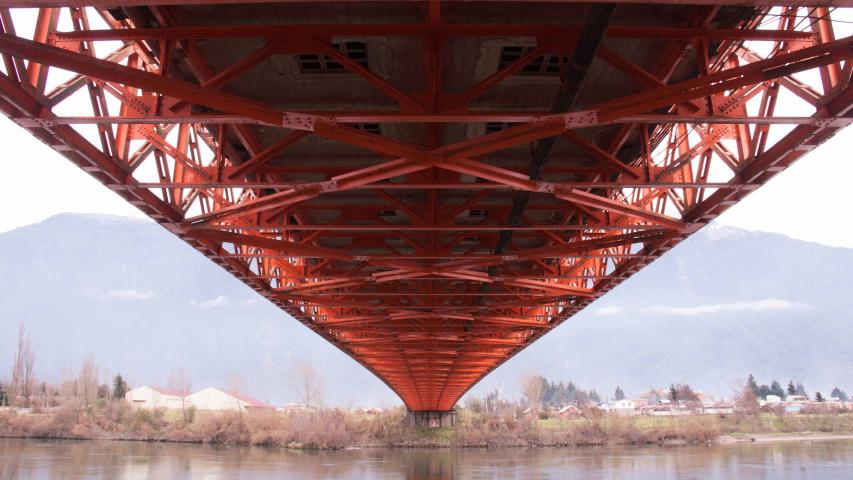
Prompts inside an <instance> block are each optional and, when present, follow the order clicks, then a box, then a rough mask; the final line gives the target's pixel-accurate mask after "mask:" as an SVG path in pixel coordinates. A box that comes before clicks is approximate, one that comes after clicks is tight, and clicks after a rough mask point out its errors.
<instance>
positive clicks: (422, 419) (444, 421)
mask: <svg viewBox="0 0 853 480" xmlns="http://www.w3.org/2000/svg"><path fill="white" fill-rule="evenodd" d="M405 424H406V425H407V426H409V427H422V428H441V427H453V426H455V425H456V412H455V411H453V410H451V411H449V412H437V411H434V410H422V411H411V410H409V412H408V415H406V420H405Z"/></svg>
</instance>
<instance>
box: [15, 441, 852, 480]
mask: <svg viewBox="0 0 853 480" xmlns="http://www.w3.org/2000/svg"><path fill="white" fill-rule="evenodd" d="M851 472H853V441H827V442H787V443H767V444H738V445H726V446H714V447H672V448H658V447H655V448H626V449H594V448H586V449H505V450H478V449H471V450H449V449H447V450H422V449H412V450H389V449H369V450H347V451H341V452H298V451H285V450H277V449H264V448H218V447H209V446H200V445H179V444H154V443H137V442H75V441H43V440H18V439H0V479H3V480H6V479H16V478H28V479H47V478H51V479H83V478H86V479H89V478H92V479H106V478H127V479H151V478H156V479H177V478H194V479H195V478H197V479H205V480H215V479H220V478H221V479H232V478H240V479H256V478H271V477H279V478H294V479H303V478H304V479H314V478H342V479H392V478H393V479H397V478H405V479H430V480H432V479H451V478H463V479H480V478H518V479H522V478H523V479H538V478H542V479H544V478H561V479H563V478H584V479H600V480H608V479H617V478H618V479H625V478H627V479H636V480H645V479H656V480H657V479H673V480H675V479H678V480H683V479H694V478H696V479H698V478H702V479H706V478H709V479H729V478H742V479H783V480H787V479H802V478H822V479H842V478H844V479H848V478H851V477H853V473H851Z"/></svg>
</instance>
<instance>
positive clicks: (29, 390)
mask: <svg viewBox="0 0 853 480" xmlns="http://www.w3.org/2000/svg"><path fill="white" fill-rule="evenodd" d="M35 363H36V354H35V352H33V349H32V346H31V345H30V336H29V334H27V333H26V331H25V330H24V325H23V324H22V325H20V326H19V327H18V348H17V350H16V351H15V361H14V363H13V365H12V389H11V390H12V391H11V397H12V398H11V402H10V403H11V404H13V405H24V406H27V405H29V403H30V398H31V397H32V395H33V388H34V385H35V378H34V377H33V367H35Z"/></svg>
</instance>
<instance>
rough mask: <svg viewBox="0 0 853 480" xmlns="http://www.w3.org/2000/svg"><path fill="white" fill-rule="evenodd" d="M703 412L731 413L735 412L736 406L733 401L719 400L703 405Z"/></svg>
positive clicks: (709, 413) (711, 413)
mask: <svg viewBox="0 0 853 480" xmlns="http://www.w3.org/2000/svg"><path fill="white" fill-rule="evenodd" d="M702 413H704V414H707V415H731V414H732V413H735V406H734V404H732V403H725V402H717V403H713V404H711V405H705V406H703V407H702Z"/></svg>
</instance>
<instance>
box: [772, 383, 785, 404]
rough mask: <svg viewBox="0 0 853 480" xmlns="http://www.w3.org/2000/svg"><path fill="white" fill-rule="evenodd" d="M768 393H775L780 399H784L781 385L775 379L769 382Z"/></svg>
mask: <svg viewBox="0 0 853 480" xmlns="http://www.w3.org/2000/svg"><path fill="white" fill-rule="evenodd" d="M770 395H776V396H777V397H779V398H781V399H782V400H784V399H785V390H783V389H782V385H780V384H779V382H777V381H776V380H773V382H771V383H770Z"/></svg>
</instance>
